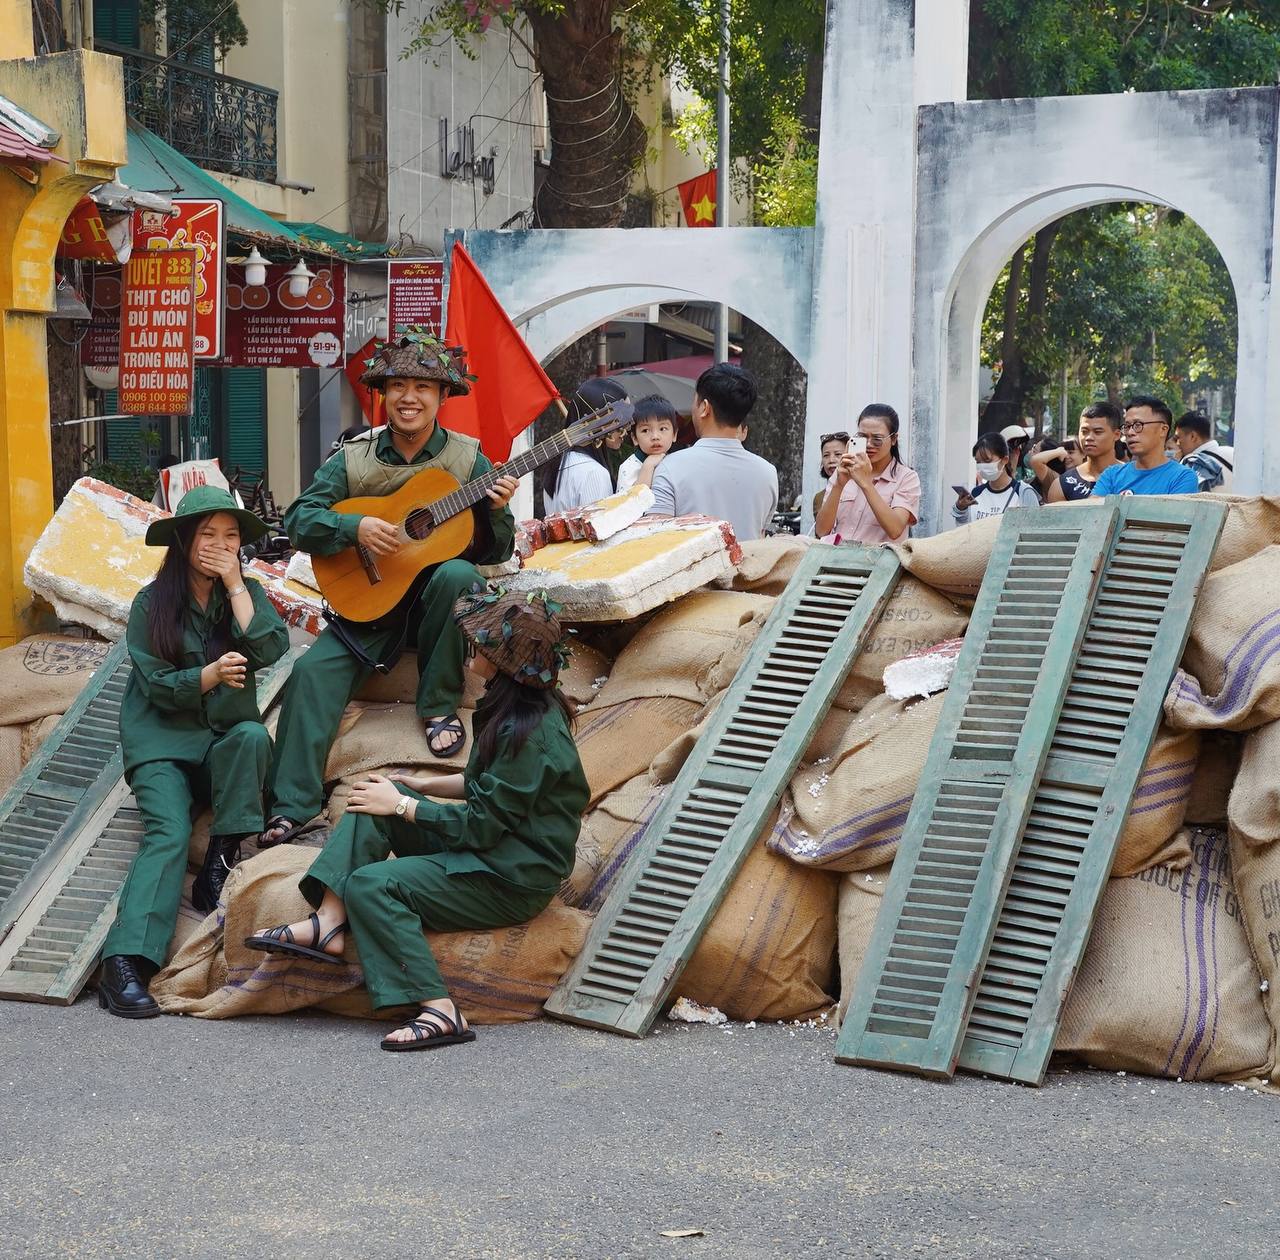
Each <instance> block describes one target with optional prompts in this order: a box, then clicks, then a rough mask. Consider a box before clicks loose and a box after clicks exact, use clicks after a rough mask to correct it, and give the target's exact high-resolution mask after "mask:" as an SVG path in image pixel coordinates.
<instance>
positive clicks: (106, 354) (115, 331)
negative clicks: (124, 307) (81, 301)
mask: <svg viewBox="0 0 1280 1260" xmlns="http://www.w3.org/2000/svg"><path fill="white" fill-rule="evenodd" d="M85 270H86V272H87V273H88V274H87V275H86V278H85V284H84V288H85V294H84V296H85V301H86V302H88V304H89V314H90V320H89V324H88V326H87V327H86V328H85V333H84V336H83V337H81V338H80V362H81V364H82V365H83V366H85V367H97V368H113V367H117V366H118V365H119V363H120V291H121V288H122V287H123V277H122V275H121V272H122V270H123V269H122V268H121V267H120V266H119V265H118V264H112V265H110V266H107V265H103V266H98V267H93V268H91V269H90V268H86V269H85Z"/></svg>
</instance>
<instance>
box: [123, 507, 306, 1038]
mask: <svg viewBox="0 0 1280 1260" xmlns="http://www.w3.org/2000/svg"><path fill="white" fill-rule="evenodd" d="M266 532H267V527H266V526H265V525H264V524H263V523H262V522H261V521H260V520H258V518H257V517H256V516H254V515H253V514H252V513H251V512H246V511H245V510H244V509H243V508H241V507H239V506H237V504H236V501H235V499H234V498H232V496H231V495H230V494H229V493H228V492H227V491H226V490H222V489H219V488H218V487H216V486H198V487H197V488H196V489H194V490H189V491H188V492H187V493H186V494H185V495H184V496H183V498H182V501H181V502H180V503H179V504H178V511H177V513H176V515H174V516H172V517H168V518H166V519H165V520H162V521H155V522H153V523H152V525H151V526H150V528H149V529H148V530H147V542H148V544H149V545H151V546H153V547H157V546H166V545H167V547H168V551H167V552H166V553H165V557H164V560H163V562H162V563H161V565H160V572H159V573H158V574H157V575H156V580H155V581H154V582H152V583H151V584H150V585H149V586H144V587H143V588H142V590H141V591H139V592H138V594H137V596H136V597H135V599H134V601H133V607H132V608H131V609H130V610H129V626H128V629H127V631H126V632H125V633H126V642H127V643H128V646H129V657H130V659H131V661H132V662H133V669H132V671H131V672H130V674H129V681H128V683H127V685H126V686H125V692H124V698H123V700H122V701H121V703H120V744H121V749H122V751H123V753H124V774H125V778H126V779H127V780H128V781H129V786H130V787H131V788H132V789H133V795H134V799H135V800H136V801H137V803H138V810H139V812H140V813H141V814H142V820H143V824H144V826H145V828H146V831H145V835H144V836H143V840H142V847H141V848H140V849H139V850H138V855H137V857H135V858H134V860H133V865H132V866H131V867H130V868H129V875H128V877H127V878H126V880H125V882H124V888H123V889H122V890H121V893H120V906H119V910H118V912H117V914H116V920H115V923H114V924H113V925H112V928H111V931H110V932H109V933H108V934H107V939H106V942H105V943H104V945H103V955H104V957H103V960H102V978H101V980H100V981H99V984H98V1002H99V1004H100V1005H102V1006H104V1007H106V1008H107V1010H109V1011H110V1012H111V1013H112V1014H113V1015H123V1016H125V1017H126V1018H128V1019H146V1018H148V1017H149V1016H152V1015H159V1014H160V1008H159V1006H157V1005H156V1002H155V999H154V998H152V996H151V995H150V994H149V993H148V992H147V985H148V984H149V983H150V982H151V977H152V976H153V975H154V974H155V972H156V970H157V969H158V968H159V967H160V965H161V964H162V963H163V962H164V957H165V950H166V949H167V947H168V944H169V940H170V938H171V937H172V936H173V928H174V924H175V922H176V921H177V917H178V902H179V900H180V899H181V897H182V877H183V876H184V875H185V874H186V870H187V846H188V844H189V842H190V840H191V815H192V806H193V805H194V804H195V803H196V802H197V801H201V802H207V801H212V804H213V823H212V826H211V827H210V833H211V834H210V836H209V848H208V851H207V853H206V854H205V859H204V865H203V866H202V867H201V869H200V873H199V875H197V877H196V880H195V883H194V884H193V885H192V889H191V900H192V902H193V904H194V905H195V907H196V909H197V910H201V911H203V912H206V913H207V912H208V911H210V910H212V909H213V908H214V907H215V906H216V905H217V904H218V898H219V896H220V895H221V893H222V886H223V884H224V883H225V882H226V878H227V872H228V871H229V870H230V869H231V867H232V866H233V865H234V864H235V862H236V861H237V860H238V857H239V849H240V842H241V840H242V839H244V838H246V837H248V836H252V835H254V834H256V833H257V832H259V831H261V830H262V821H263V810H262V785H263V783H264V781H265V779H266V775H267V767H268V764H269V763H270V760H271V737H270V736H269V735H268V734H267V730H266V727H264V726H263V725H262V715H261V714H260V713H259V712H258V704H257V697H256V692H255V687H254V681H255V680H254V671H255V670H258V669H263V668H265V667H266V666H268V665H270V664H272V663H273V662H274V661H277V660H279V658H280V657H281V656H283V655H284V653H285V651H286V650H287V649H288V647H289V635H288V631H287V630H286V629H285V625H284V622H283V621H281V620H280V616H279V614H278V613H277V612H276V610H275V609H274V608H273V607H272V606H271V603H270V601H269V600H268V599H267V597H266V594H265V593H264V592H263V590H262V587H261V586H260V585H259V584H258V583H257V582H252V581H251V582H246V581H245V580H244V578H243V576H242V575H241V572H240V554H239V553H240V546H241V544H242V543H247V542H252V541H254V540H255V539H258V538H261V537H262V536H263V534H265V533H266Z"/></svg>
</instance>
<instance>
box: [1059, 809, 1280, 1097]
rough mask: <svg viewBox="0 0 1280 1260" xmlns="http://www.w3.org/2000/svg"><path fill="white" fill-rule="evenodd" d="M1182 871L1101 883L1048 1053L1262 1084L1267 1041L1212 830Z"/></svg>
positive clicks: (1157, 1072) (1186, 1076) (1222, 853)
mask: <svg viewBox="0 0 1280 1260" xmlns="http://www.w3.org/2000/svg"><path fill="white" fill-rule="evenodd" d="M1192 851H1193V859H1192V862H1191V864H1190V865H1189V866H1188V867H1186V868H1185V869H1184V870H1181V871H1179V870H1174V869H1172V868H1170V867H1168V866H1156V867H1153V868H1151V869H1150V870H1147V871H1144V872H1143V873H1142V874H1141V875H1134V876H1131V877H1129V878H1127V879H1113V880H1110V881H1108V884H1107V888H1106V891H1105V892H1104V893H1103V897H1102V904H1101V905H1100V907H1099V909H1098V916H1097V919H1096V920H1095V922H1094V928H1093V934H1092V936H1091V937H1090V938H1089V945H1088V948H1087V949H1086V950H1085V956H1084V961H1083V963H1082V965H1081V967H1080V971H1079V974H1078V975H1077V976H1076V981H1075V985H1074V987H1073V988H1072V990H1071V995H1070V998H1069V999H1068V1002H1067V1008H1066V1012H1065V1015H1064V1018H1063V1021H1062V1027H1061V1029H1060V1031H1059V1034H1058V1041H1057V1046H1056V1048H1057V1049H1058V1050H1065V1051H1071V1052H1072V1053H1074V1054H1077V1055H1079V1056H1080V1057H1081V1058H1083V1059H1085V1060H1086V1061H1087V1062H1089V1063H1092V1064H1094V1065H1095V1066H1096V1067H1102V1068H1108V1069H1111V1070H1123V1071H1136V1072H1146V1073H1148V1074H1150V1075H1152V1076H1166V1077H1181V1078H1182V1079H1183V1080H1213V1079H1219V1078H1235V1077H1245V1076H1250V1077H1251V1076H1259V1075H1265V1074H1266V1073H1268V1072H1269V1071H1270V1068H1271V1063H1272V1057H1273V1056H1272V1033H1271V1029H1270V1026H1269V1025H1268V1023H1267V1016H1266V1012H1265V1011H1264V1010H1263V1006H1262V1000H1261V995H1260V993H1259V978H1258V971H1257V968H1256V967H1255V966H1254V962H1253V957H1252V955H1251V953H1250V950H1249V942H1248V939H1247V938H1246V936H1245V929H1244V923H1243V920H1242V916H1241V911H1240V902H1239V900H1238V899H1237V897H1236V892H1235V887H1234V885H1233V882H1232V876H1231V862H1230V859H1229V857H1228V852H1227V838H1226V836H1224V835H1223V834H1222V833H1221V832H1197V833H1196V834H1195V836H1194V837H1193V838H1192Z"/></svg>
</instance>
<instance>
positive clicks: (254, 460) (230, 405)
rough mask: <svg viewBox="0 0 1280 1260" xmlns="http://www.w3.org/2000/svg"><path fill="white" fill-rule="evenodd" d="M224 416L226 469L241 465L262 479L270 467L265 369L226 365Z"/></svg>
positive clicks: (223, 371)
mask: <svg viewBox="0 0 1280 1260" xmlns="http://www.w3.org/2000/svg"><path fill="white" fill-rule="evenodd" d="M222 376H223V380H222V390H223V395H222V397H223V417H224V423H225V428H224V433H225V438H224V447H225V452H226V453H225V455H224V457H223V459H222V467H223V469H224V470H226V471H227V472H230V471H232V470H233V469H236V468H239V469H241V470H242V471H243V472H245V473H247V474H249V475H250V476H251V477H254V478H259V477H261V476H262V475H263V473H264V472H265V471H266V467H267V381H266V371H265V370H264V369H263V368H223V369H222Z"/></svg>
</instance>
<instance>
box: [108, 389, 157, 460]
mask: <svg viewBox="0 0 1280 1260" xmlns="http://www.w3.org/2000/svg"><path fill="white" fill-rule="evenodd" d="M119 401H120V399H119V395H118V394H117V393H116V391H115V390H114V389H108V390H104V391H103V394H102V414H103V415H104V416H114V415H115V414H116V407H117V406H118V405H119ZM141 423H142V420H141V418H139V419H137V420H132V419H131V420H108V421H106V422H105V423H104V425H103V428H105V429H106V431H107V432H106V448H107V449H106V450H105V451H104V452H103V454H102V458H103V459H104V460H110V461H111V463H113V464H127V465H129V466H130V467H134V468H141V467H142V465H143V464H145V463H146V462H147V460H146V456H145V455H144V454H143V450H142V436H141V429H140V427H139V426H140V425H141Z"/></svg>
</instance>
